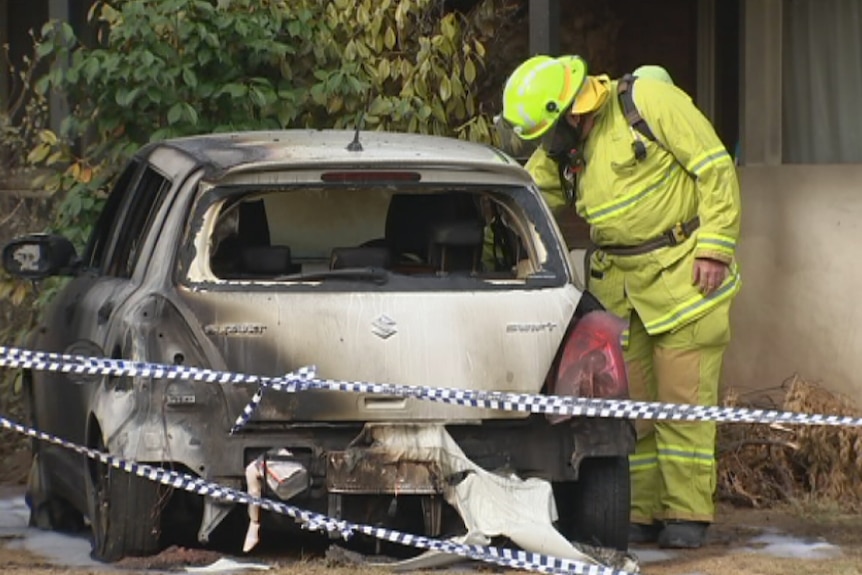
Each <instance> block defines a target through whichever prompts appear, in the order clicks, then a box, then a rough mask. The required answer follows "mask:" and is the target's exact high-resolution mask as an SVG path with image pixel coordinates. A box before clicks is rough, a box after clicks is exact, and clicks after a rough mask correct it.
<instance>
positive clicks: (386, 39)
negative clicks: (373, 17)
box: [383, 26, 396, 50]
mask: <svg viewBox="0 0 862 575" xmlns="http://www.w3.org/2000/svg"><path fill="white" fill-rule="evenodd" d="M395 40H396V39H395V30H393V29H392V27H391V26H390V27H388V28H386V33H385V34H384V35H383V43H384V44H385V45H386V47H387V48H389V49H390V50H391V49H392V48H394V47H395Z"/></svg>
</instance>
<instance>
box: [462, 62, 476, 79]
mask: <svg viewBox="0 0 862 575" xmlns="http://www.w3.org/2000/svg"><path fill="white" fill-rule="evenodd" d="M464 79H465V80H467V83H468V84H472V83H473V82H475V81H476V65H475V64H473V60H471V59H470V58H467V61H466V62H464Z"/></svg>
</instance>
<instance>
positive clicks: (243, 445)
mask: <svg viewBox="0 0 862 575" xmlns="http://www.w3.org/2000/svg"><path fill="white" fill-rule="evenodd" d="M445 427H446V430H447V432H448V433H449V434H450V435H451V436H452V438H453V439H454V440H455V442H456V443H457V444H458V445H459V446H460V448H461V449H462V450H463V451H464V454H465V455H466V456H467V457H468V458H469V459H470V460H471V461H473V462H474V463H475V464H477V465H479V466H481V467H483V468H485V469H488V470H494V469H504V468H505V469H509V470H512V471H514V472H516V473H518V474H519V475H520V476H522V477H540V478H543V479H546V480H549V481H570V480H576V479H577V475H578V467H579V465H580V462H581V460H583V459H584V458H588V457H610V456H627V455H628V454H630V453H632V452H633V451H634V446H635V432H634V426H633V425H632V423H631V422H630V421H626V420H614V419H601V418H586V417H581V418H572V419H571V420H568V421H564V422H561V423H558V424H555V425H551V424H549V423H548V422H547V420H546V419H545V418H544V417H543V416H538V415H534V416H530V417H528V418H526V419H523V420H508V421H500V420H495V421H486V422H484V423H482V424H479V425H446V426H445ZM362 431H363V426H362V425H360V424H344V425H326V426H323V425H320V426H302V425H290V426H284V427H282V428H281V429H275V427H274V426H266V427H262V426H256V425H250V426H249V427H247V428H246V429H245V430H244V431H242V432H240V433H237V434H235V435H232V436H228V437H225V438H224V440H223V441H219V442H213V446H212V449H207V451H210V453H209V454H208V455H207V460H208V466H207V467H208V469H209V473H208V475H209V477H210V478H211V479H213V480H216V481H218V480H219V479H226V480H233V481H231V482H234V481H236V480H242V478H243V477H244V473H245V467H246V465H248V464H249V463H250V462H251V461H253V460H254V459H255V458H256V457H258V456H259V455H261V454H262V453H264V452H266V451H268V450H272V449H278V448H284V449H287V450H288V451H290V452H291V453H293V454H294V456H295V459H296V460H297V461H298V462H300V463H302V464H303V465H304V466H305V467H306V469H307V470H308V473H309V477H310V483H311V485H310V488H311V494H312V495H313V494H314V493H317V494H318V495H319V496H322V495H324V494H326V493H328V492H330V491H332V490H335V491H341V492H347V491H350V492H357V493H358V492H364V493H396V492H398V490H399V489H403V488H404V487H405V484H401V485H400V486H399V485H397V482H395V483H393V482H392V481H390V480H387V479H386V478H381V479H380V482H379V485H377V486H375V485H373V482H372V481H370V479H368V480H363V481H361V482H360V483H361V484H362V485H365V487H362V486H361V485H359V484H358V483H357V481H356V480H358V477H357V476H358V475H360V474H361V475H363V476H364V477H367V478H371V477H373V476H374V473H375V470H374V467H375V465H376V464H375V463H374V461H375V459H374V458H373V457H369V458H363V464H362V466H361V467H358V466H357V464H356V462H355V459H356V457H355V453H356V452H357V450H358V449H359V450H361V445H360V444H361V441H360V440H359V438H360V436H361V435H362ZM348 450H349V451H350V452H351V453H352V454H353V455H348V453H347V452H348ZM380 465H381V466H382V465H383V461H382V460H380ZM395 467H397V466H395ZM395 467H392V469H395ZM409 467H410V466H409V465H402V466H401V468H402V470H403V473H404V474H405V475H404V477H405V479H407V480H409V482H410V484H412V485H414V487H415V488H416V489H417V491H415V492H417V493H418V492H426V490H425V488H422V487H421V486H422V485H428V484H430V483H429V482H433V481H434V480H435V479H433V475H434V474H433V470H432V472H431V473H430V474H429V473H423V472H421V471H418V472H417V471H414V470H411V469H410V468H409ZM381 469H382V468H381ZM378 471H379V470H378ZM417 473H418V475H417ZM334 476H335V477H334ZM351 476H354V477H352V478H351ZM389 477H390V478H391V477H392V476H391V475H390V476H389ZM339 478H341V479H339ZM348 478H350V481H347V479H348ZM351 482H352V485H353V486H352V487H348V485H347V484H348V483H351Z"/></svg>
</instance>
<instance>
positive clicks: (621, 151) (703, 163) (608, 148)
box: [527, 77, 740, 334]
mask: <svg viewBox="0 0 862 575" xmlns="http://www.w3.org/2000/svg"><path fill="white" fill-rule="evenodd" d="M603 81H607V82H610V80H608V79H607V77H604V78H603ZM610 83H611V90H612V93H616V82H610ZM634 101H635V104H636V106H637V108H638V110H639V112H640V114H641V116H642V117H643V118H644V119H645V120H646V122H647V124H648V125H649V127H650V128H651V130H652V131H653V133H654V134H655V136H656V138H657V139H658V142H660V144H657V143H654V142H651V141H649V140H647V139H646V138H644V137H643V136H641V135H640V134H638V133H636V132H635V131H634V130H633V129H632V128H631V127H630V126H629V125H628V123H627V122H626V119H625V116H624V115H623V112H622V110H621V107H620V103H619V99H618V98H609V99H608V101H607V103H606V104H605V106H604V107H603V108H602V109H601V110H600V111H599V112H598V114H597V116H596V119H595V124H594V126H593V128H592V131H591V132H590V134H589V137H588V139H587V142H586V146H585V148H584V160H585V166H584V169H583V171H582V172H581V173H580V175H579V177H578V188H577V197H576V203H575V207H576V209H577V211H578V214H580V216H581V217H583V218H584V219H585V220H586V221H587V222H588V223H589V224H590V235H591V238H592V240H593V242H594V243H595V244H596V245H597V246H599V249H598V250H597V251H596V252H594V253H593V257H592V258H591V274H590V279H589V281H590V284H589V285H590V291H591V292H593V293H594V294H595V295H596V296H597V297H598V298H599V299H600V300H601V301H602V303H603V304H604V305H605V307H607V308H608V309H609V310H610V311H612V312H614V313H617V314H618V315H620V316H621V317H624V318H626V317H628V314H629V313H630V312H631V311H632V309H634V310H635V311H637V313H638V315H639V316H640V317H641V319H642V321H643V322H644V325H645V327H646V329H647V331H648V332H649V333H650V334H657V333H664V332H666V331H671V330H674V329H676V328H678V327H680V326H682V325H685V324H687V323H688V322H690V321H693V320H695V319H698V318H700V317H702V316H703V315H705V314H706V313H707V312H709V311H710V310H712V309H713V308H714V307H715V306H716V305H718V303H720V302H721V301H724V300H726V299H728V298H731V297H733V296H734V295H735V294H736V293H737V292H738V290H739V288H740V278H739V273H738V269H737V266H736V263H735V257H734V256H735V251H736V242H737V238H738V236H739V222H740V197H739V183H738V180H737V176H736V168H735V166H734V164H733V160H732V158H731V157H730V155H729V154H728V153H727V151H726V150H725V148H724V146H723V145H722V143H721V141H720V140H719V139H718V136H717V135H716V133H715V130H714V129H713V127H712V125H711V124H710V123H709V121H708V120H707V119H706V118H705V117H704V116H703V114H701V112H700V111H699V110H698V109H697V107H696V106H695V105H694V104H693V103H692V101H691V99H690V98H689V97H688V95H687V94H686V93H685V92H683V91H682V90H680V89H679V88H676V87H675V86H672V85H669V84H667V83H664V82H660V81H658V80H653V79H651V78H640V79H638V80H637V82H636V83H635V86H634ZM635 138H638V139H640V140H641V141H642V142H643V144H644V146H645V147H646V149H647V155H646V158H645V159H643V160H640V161H639V160H637V159H636V158H635V154H634V150H633V148H632V144H633V143H634V141H635ZM527 169H528V171H530V173H531V174H532V175H533V178H534V179H535V180H536V183H537V185H538V186H539V187H540V188H542V189H543V191H544V192H545V195H546V197H548V196H553V195H556V196H557V197H561V195H560V194H561V192H560V184H559V177H558V176H557V171H556V166H555V165H554V162H553V161H552V160H551V159H550V158H548V157H547V155H546V154H545V153H544V152H543V151H542V150H541V149H540V150H538V151H537V152H536V154H534V156H533V157H532V158H530V161H529V162H528V163H527ZM554 179H556V180H557V181H556V182H554V181H553V180H554ZM695 216H699V217H700V228H699V229H698V230H697V231H696V232H695V233H694V234H693V236H692V237H691V238H689V239H687V240H686V241H684V242H682V243H681V244H678V245H676V246H670V247H666V248H660V249H657V250H654V251H652V252H649V253H646V254H641V255H635V256H611V255H609V254H605V253H603V252H602V251H601V249H600V247H601V246H602V245H614V246H631V245H638V244H640V243H643V242H645V241H648V240H650V239H653V238H655V237H657V236H659V235H661V234H662V233H664V232H666V231H667V230H669V229H671V228H673V227H674V226H675V225H677V224H679V223H683V222H687V221H689V220H691V219H692V218H694V217H695ZM695 257H701V258H711V259H715V260H719V261H722V262H725V263H727V264H729V265H730V270H731V273H730V275H729V277H728V278H727V280H725V282H724V284H722V286H721V287H720V288H719V289H718V290H717V291H716V292H714V293H713V294H711V295H710V296H709V297H706V298H705V297H703V296H702V295H701V294H700V292H699V290H698V288H697V286H694V285H692V269H693V265H694V259H695Z"/></svg>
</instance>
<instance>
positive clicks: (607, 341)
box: [548, 311, 629, 423]
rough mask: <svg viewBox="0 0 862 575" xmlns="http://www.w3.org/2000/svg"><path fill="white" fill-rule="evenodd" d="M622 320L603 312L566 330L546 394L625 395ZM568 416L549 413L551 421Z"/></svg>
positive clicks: (584, 318)
mask: <svg viewBox="0 0 862 575" xmlns="http://www.w3.org/2000/svg"><path fill="white" fill-rule="evenodd" d="M624 329H625V322H624V321H623V320H621V319H620V318H619V317H617V316H615V315H613V314H611V313H608V312H605V311H594V312H591V313H588V314H586V315H585V316H584V317H582V318H581V319H580V320H579V321H578V323H577V324H576V325H575V328H574V329H573V330H572V331H571V332H570V333H569V335H568V337H567V339H566V342H565V344H564V346H565V347H564V348H563V355H562V357H561V358H560V363H559V366H558V367H557V377H556V379H555V380H554V382H553V386H552V388H551V389H550V393H552V394H554V395H571V396H575V397H599V398H604V399H625V398H628V394H629V384H628V378H627V377H626V367H625V363H624V361H623V351H622V348H621V347H620V336H621V335H622V333H623V330H624ZM570 417H571V415H549V416H548V420H549V421H550V422H551V423H559V422H560V421H564V420H566V419H569V418H570Z"/></svg>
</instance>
